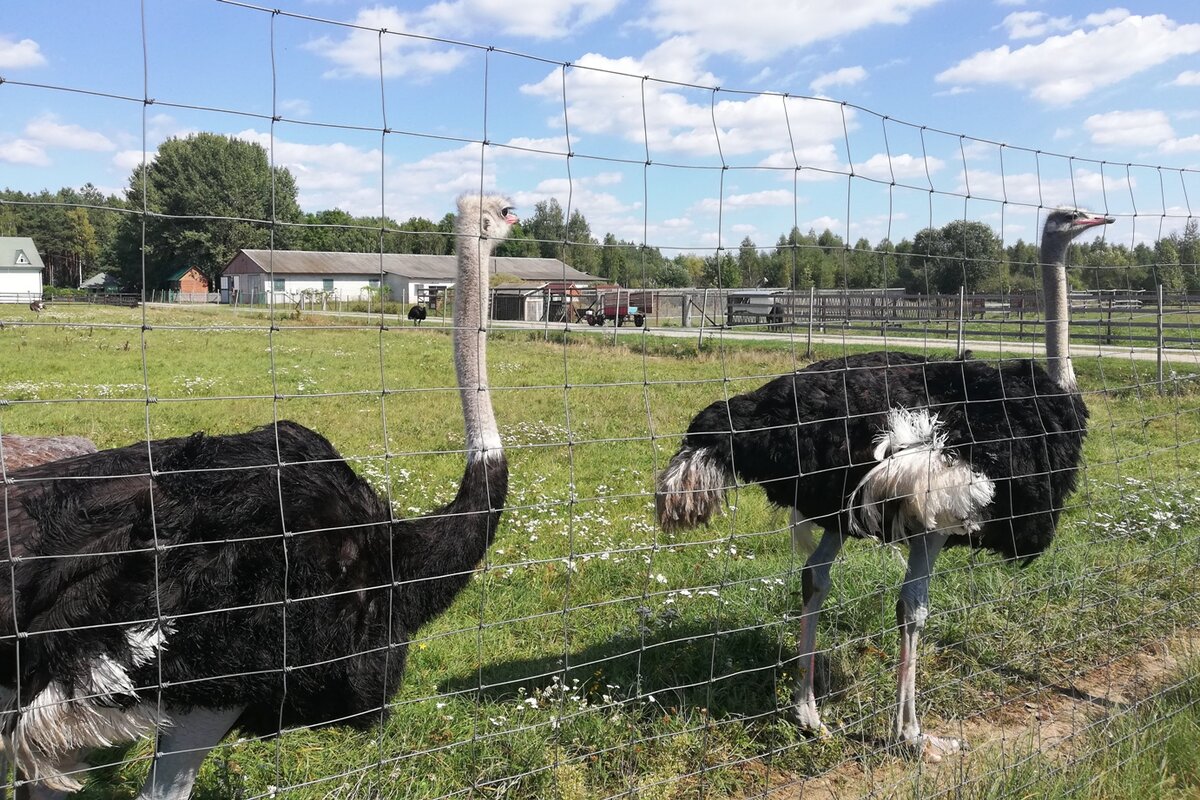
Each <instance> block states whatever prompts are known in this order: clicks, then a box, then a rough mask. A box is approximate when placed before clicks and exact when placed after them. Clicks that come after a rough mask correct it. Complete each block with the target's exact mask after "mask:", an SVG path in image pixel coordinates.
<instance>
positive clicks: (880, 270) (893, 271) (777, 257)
mask: <svg viewBox="0 0 1200 800" xmlns="http://www.w3.org/2000/svg"><path fill="white" fill-rule="evenodd" d="M124 194H125V196H124V197H120V196H117V195H115V194H109V195H105V194H104V193H103V192H101V191H100V190H98V189H97V188H96V187H95V186H93V185H91V184H86V185H84V186H83V187H82V188H80V189H69V188H64V189H59V190H58V191H57V192H50V191H49V190H43V191H41V192H37V193H25V192H20V191H14V190H10V189H5V190H3V191H0V236H15V235H20V236H31V237H33V239H34V241H35V243H36V244H37V246H38V250H39V252H40V253H41V255H42V258H43V260H44V261H45V262H46V265H47V272H48V273H49V274H48V280H49V282H50V284H51V285H54V286H76V285H78V284H79V282H80V281H82V280H85V279H86V278H88V277H90V276H91V275H94V274H96V273H97V272H107V273H109V274H112V275H115V276H116V277H117V280H118V282H119V283H120V284H121V285H122V286H123V287H125V288H128V289H132V290H139V289H141V288H142V285H143V275H144V276H145V280H144V282H145V285H146V287H147V288H158V287H160V286H162V285H163V283H164V281H165V280H166V279H167V277H168V276H169V275H170V274H171V273H173V272H175V271H177V270H179V269H180V268H181V267H184V266H195V267H197V268H198V269H199V270H200V271H201V272H202V273H204V275H205V276H206V277H207V278H208V279H209V281H210V283H211V284H212V285H213V286H216V285H217V283H218V281H217V278H218V276H219V275H220V273H221V272H222V271H223V270H224V268H225V266H226V264H228V263H229V261H230V259H232V258H233V256H234V255H235V254H236V253H237V251H238V250H239V249H242V248H246V249H254V248H267V247H274V248H276V249H281V250H318V251H340V252H358V253H371V252H375V253H378V252H385V253H422V254H430V255H449V254H452V253H453V250H454V236H453V215H451V214H446V215H445V216H443V217H442V218H441V219H440V220H437V221H434V220H429V219H425V218H424V217H410V218H409V219H407V220H405V221H403V222H401V221H398V220H394V219H392V218H390V217H383V216H361V217H359V216H353V215H351V214H348V213H347V212H345V211H342V210H340V209H336V208H335V209H330V210H327V211H317V212H304V211H302V210H301V209H300V206H299V204H298V202H297V199H296V198H297V184H296V179H295V177H294V176H293V175H292V174H291V173H290V172H289V171H288V170H287V169H286V168H284V167H272V166H271V165H270V162H269V159H268V158H267V153H266V150H265V149H264V148H263V147H262V146H261V145H259V144H256V143H253V142H246V141H243V140H240V139H234V138H229V137H225V136H219V135H217V134H211V133H197V134H192V135H190V136H188V137H186V138H175V139H170V140H168V141H166V142H164V143H163V144H162V145H161V146H160V147H159V150H158V153H157V155H156V156H155V158H154V159H153V160H152V161H151V162H149V163H148V164H147V165H146V169H145V174H144V175H143V170H142V168H141V167H138V168H135V169H134V170H133V171H132V172H131V174H130V176H129V180H128V186H127V188H126V190H125V192H124ZM143 209H144V210H145V211H146V212H147V213H146V214H142V213H140V212H142V210H143ZM272 219H273V220H274V222H275V224H271V223H270V222H269V220H272ZM264 220H268V222H264ZM496 254H497V255H501V256H529V257H537V256H541V257H546V258H561V259H562V260H563V261H565V262H566V263H567V264H570V265H571V266H572V267H575V268H576V269H579V270H582V271H584V272H587V273H590V274H593V275H597V276H599V277H601V278H604V279H605V280H607V281H611V282H613V283H619V284H621V285H623V286H630V287H635V288H653V287H684V286H694V287H700V288H706V287H723V288H736V287H755V286H772V287H786V288H793V289H807V288H809V287H816V288H820V289H829V288H850V289H867V288H880V287H885V286H886V287H894V286H902V287H904V288H905V289H906V290H908V291H910V292H956V291H958V288H959V287H960V286H963V287H965V288H966V290H967V291H969V292H1007V291H1023V290H1031V289H1035V288H1037V287H1038V286H1039V285H1040V282H1039V278H1038V268H1037V246H1036V245H1035V244H1034V243H1032V242H1025V241H1023V240H1021V239H1018V240H1017V241H1016V242H1015V243H1012V244H1009V245H1004V244H1003V243H1002V242H1001V240H1000V238H999V237H998V236H997V235H996V233H995V231H993V230H992V229H991V228H990V227H989V226H988V225H986V224H985V223H982V222H976V221H972V220H955V221H952V222H949V223H947V224H946V225H944V226H942V227H940V228H925V229H923V230H920V231H918V232H917V233H916V234H915V235H914V236H913V237H912V238H911V239H908V238H905V239H902V240H901V241H900V242H898V243H893V242H891V241H889V240H887V239H883V240H881V241H878V242H876V243H874V244H872V243H871V242H870V241H868V240H867V239H865V238H861V239H859V240H858V241H856V242H854V243H853V244H851V243H849V242H846V241H844V240H843V239H842V237H840V236H839V235H837V234H836V233H833V232H832V231H830V230H829V229H825V230H823V231H821V232H819V233H818V232H817V231H815V230H812V229H810V230H808V231H807V232H802V231H801V230H800V229H799V228H792V230H790V231H788V232H787V233H784V234H780V236H779V237H778V239H777V240H776V242H775V244H774V246H773V247H771V246H765V247H764V246H760V245H759V244H757V243H755V242H754V241H753V240H752V239H751V238H750V237H746V238H744V239H743V240H742V241H741V243H740V244H739V245H738V247H737V248H729V249H723V250H720V251H716V252H712V253H708V254H706V255H698V254H695V253H680V254H677V255H675V256H673V257H666V256H664V255H663V253H662V251H661V250H660V249H659V248H656V247H647V246H643V245H639V244H637V243H635V242H630V241H626V240H623V239H619V238H617V237H616V236H614V235H613V234H612V233H605V234H604V236H603V237H601V238H597V237H596V236H594V235H593V233H592V230H591V225H590V224H589V223H588V221H587V218H586V217H585V216H584V215H583V214H582V213H581V212H580V211H579V210H578V209H575V210H572V211H571V213H570V214H569V215H568V214H567V213H566V212H565V211H564V209H563V208H562V206H561V205H560V204H559V202H558V201H557V200H554V199H550V200H546V201H543V202H540V203H537V204H536V205H535V206H534V208H533V211H532V213H531V214H530V215H529V216H528V217H526V218H524V219H522V220H521V222H520V223H518V224H517V225H516V226H515V228H514V230H513V232H512V234H511V235H510V237H509V238H508V239H507V240H506V241H505V242H504V243H503V245H501V246H500V247H499V248H498V249H497V251H496ZM1069 258H1070V262H1071V263H1072V264H1073V265H1074V266H1075V267H1076V269H1074V270H1072V280H1073V281H1074V282H1075V284H1076V286H1078V287H1080V288H1091V289H1147V290H1153V289H1154V288H1155V287H1156V286H1157V285H1159V284H1162V285H1163V287H1164V289H1165V290H1166V291H1168V292H1180V291H1186V292H1190V293H1200V268H1198V267H1197V264H1198V262H1200V223H1198V221H1197V220H1196V219H1190V220H1188V222H1187V224H1186V226H1185V227H1184V230H1183V231H1182V232H1181V233H1172V234H1171V235H1169V236H1166V237H1163V238H1161V239H1159V240H1158V241H1157V242H1155V243H1154V244H1153V245H1149V244H1144V243H1139V244H1137V245H1136V246H1134V247H1132V248H1130V247H1128V246H1126V245H1124V244H1116V245H1114V244H1112V243H1110V242H1108V241H1103V240H1096V241H1094V242H1091V243H1087V244H1075V245H1072V252H1071V254H1070V256H1069Z"/></svg>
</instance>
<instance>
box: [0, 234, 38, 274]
mask: <svg viewBox="0 0 1200 800" xmlns="http://www.w3.org/2000/svg"><path fill="white" fill-rule="evenodd" d="M5 267H8V268H9V269H37V270H41V269H43V268H44V267H45V264H43V263H42V257H41V255H40V254H38V250H37V245H35V244H34V243H33V239H31V238H29V237H28V236H0V269H2V268H5Z"/></svg>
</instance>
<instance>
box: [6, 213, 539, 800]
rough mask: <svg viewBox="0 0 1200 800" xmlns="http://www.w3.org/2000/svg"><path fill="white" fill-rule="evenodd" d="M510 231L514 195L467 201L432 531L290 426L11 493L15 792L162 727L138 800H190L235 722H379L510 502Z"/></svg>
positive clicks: (460, 228)
mask: <svg viewBox="0 0 1200 800" xmlns="http://www.w3.org/2000/svg"><path fill="white" fill-rule="evenodd" d="M515 221H516V217H515V216H514V215H513V214H512V212H511V209H510V208H509V206H508V203H507V201H505V200H504V199H502V198H499V197H494V196H484V197H478V196H464V197H462V198H460V199H459V201H458V217H457V221H456V235H457V237H458V302H456V303H455V308H454V325H455V328H454V363H455V368H456V372H457V376H458V385H459V388H460V393H461V397H462V407H463V417H464V421H465V425H466V454H467V455H466V468H465V472H464V474H463V479H462V483H461V485H460V486H459V490H458V494H457V496H456V497H455V498H454V500H453V501H451V502H450V503H449V504H448V505H446V506H443V507H442V508H440V509H438V510H437V511H435V512H433V513H432V514H430V515H429V516H426V517H420V518H414V519H404V520H395V519H393V516H392V513H391V509H390V508H389V506H388V504H387V502H386V501H385V500H384V499H383V498H381V497H379V495H378V494H376V493H375V492H374V491H373V490H372V489H371V487H370V485H369V484H368V483H367V482H366V481H365V480H364V479H363V478H361V477H359V476H358V475H356V474H355V473H354V472H353V471H352V470H351V469H350V467H349V466H348V465H347V464H346V462H345V461H344V460H343V459H342V457H341V456H340V455H339V454H338V452H337V450H335V449H334V448H333V446H332V445H331V444H330V443H329V442H328V441H327V440H326V439H325V438H324V437H323V436H321V435H320V434H318V433H316V432H314V431H312V430H309V429H308V428H305V427H303V426H301V425H299V424H297V423H294V422H288V421H280V422H277V423H276V424H273V425H266V426H264V427H261V428H258V429H256V430H253V431H250V432H248V433H241V434H233V435H225V436H208V435H204V434H202V433H196V434H193V435H191V436H188V437H182V438H177V439H163V440H158V441H152V442H150V443H149V444H148V445H147V443H145V442H143V443H141V444H135V445H130V446H128V447H123V448H119V449H115V450H107V451H103V452H100V453H95V454H92V455H85V456H80V457H78V458H74V459H68V460H66V461H58V462H54V463H52V464H46V465H43V466H40V467H34V468H31V469H26V470H23V471H18V472H15V473H13V474H11V475H9V478H10V483H12V484H13V485H11V486H9V487H7V488H6V489H5V490H4V491H5V499H6V501H7V505H6V519H5V528H4V533H5V534H6V537H7V547H8V552H9V554H10V559H11V562H10V566H9V567H7V568H5V569H0V687H4V688H5V689H6V690H7V691H8V693H9V698H8V701H9V702H8V703H7V707H6V708H5V711H7V713H6V714H4V723H3V732H4V738H5V742H6V750H7V752H8V754H9V755H10V757H11V758H12V759H13V760H14V761H15V763H16V766H17V769H18V771H19V772H20V774H21V775H22V776H23V778H25V779H28V780H29V781H37V782H40V784H39V785H35V786H33V789H34V794H33V796H35V797H51V796H57V795H55V794H53V793H52V792H51V790H56V791H72V790H75V789H77V788H79V786H80V783H79V781H78V779H77V776H74V775H72V773H73V772H76V771H78V770H81V769H83V765H82V763H81V761H80V759H81V758H82V756H83V755H84V754H86V753H87V752H88V751H89V750H91V749H94V748H96V747H99V746H105V745H109V744H112V743H116V742H123V741H130V740H132V739H135V738H137V737H139V736H141V735H144V734H147V733H150V732H152V731H155V732H157V737H158V742H157V747H156V753H157V756H156V758H155V759H154V762H153V765H152V767H151V771H150V775H149V777H148V779H147V781H146V784H145V785H144V786H143V788H142V790H141V794H140V795H139V797H141V798H154V800H183V798H186V797H187V796H188V794H189V793H190V791H191V788H192V785H193V783H194V781H195V778H196V774H197V771H198V769H199V767H200V764H201V762H202V761H203V760H204V758H205V755H206V754H207V753H208V751H209V750H210V749H211V748H212V747H214V746H215V745H216V744H217V743H219V742H220V741H221V739H222V738H223V737H224V736H225V734H226V733H227V732H228V731H229V730H230V729H231V728H232V727H234V726H237V727H238V728H239V729H240V730H241V731H242V732H243V733H244V734H246V735H249V736H269V735H273V734H276V733H278V732H279V731H280V730H281V729H282V728H285V727H292V726H301V725H302V726H320V725H330V724H339V725H352V726H364V727H365V726H370V725H372V724H374V723H378V722H380V721H382V719H383V718H384V717H385V715H386V713H387V704H388V702H389V699H390V698H391V697H392V695H393V694H394V692H395V691H396V689H397V687H398V685H399V680H400V677H401V674H402V673H403V671H404V665H405V656H406V649H407V643H408V641H409V639H410V637H411V636H412V634H413V632H414V631H415V630H417V629H418V628H419V627H420V626H421V625H423V624H424V623H425V622H427V621H428V620H430V619H431V618H433V617H434V616H435V615H437V614H439V613H440V612H442V611H443V610H445V609H446V608H447V607H448V606H449V605H450V603H451V601H452V600H453V598H454V597H455V595H456V594H457V593H458V592H459V591H460V590H461V589H462V588H463V587H464V586H465V585H466V584H467V582H468V580H469V579H470V577H471V574H472V572H473V571H474V569H475V567H476V565H477V564H478V562H479V560H480V558H482V557H483V554H484V552H485V550H486V549H487V547H488V545H489V544H490V542H491V541H492V538H493V536H494V534H495V531H496V526H497V524H498V522H499V519H500V514H501V510H502V508H503V506H504V501H505V497H506V493H507V483H508V466H507V462H506V460H505V456H504V452H503V450H502V447H501V441H500V435H499V430H498V428H497V426H496V419H495V416H494V414H493V411H492V403H491V396H490V392H489V390H488V385H487V367H486V340H487V326H486V320H487V286H488V283H487V266H488V261H489V256H490V253H491V251H492V249H493V247H494V246H495V245H496V244H497V243H498V242H499V241H500V240H502V239H503V238H504V237H505V236H506V235H507V234H508V232H509V228H510V226H511V225H512V224H513V223H514V222H515ZM64 479H65V480H64ZM10 576H11V577H10ZM23 788H29V786H28V785H26V786H25V787H23ZM38 792H42V794H38Z"/></svg>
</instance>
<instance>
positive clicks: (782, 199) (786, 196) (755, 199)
mask: <svg viewBox="0 0 1200 800" xmlns="http://www.w3.org/2000/svg"><path fill="white" fill-rule="evenodd" d="M795 202H796V196H795V195H794V194H793V193H792V192H789V191H787V190H786V189H765V190H763V191H761V192H747V193H745V194H731V195H729V196H727V197H725V198H724V199H723V200H722V199H721V198H716V197H706V198H704V199H703V200H700V201H699V202H698V203H696V204H695V205H694V206H693V207H692V209H693V210H695V211H698V212H700V213H704V214H716V213H717V212H718V211H721V210H724V211H727V212H728V211H733V210H735V209H743V208H760V207H764V206H768V207H769V206H791V205H792V204H793V203H795Z"/></svg>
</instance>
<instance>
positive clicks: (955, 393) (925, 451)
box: [657, 209, 1113, 760]
mask: <svg viewBox="0 0 1200 800" xmlns="http://www.w3.org/2000/svg"><path fill="white" fill-rule="evenodd" d="M1112 221H1113V220H1112V218H1110V217H1105V216H1099V215H1095V214H1089V213H1086V212H1083V211H1077V210H1075V209H1056V210H1055V211H1053V212H1051V213H1050V214H1049V215H1048V216H1047V218H1046V224H1045V228H1044V229H1043V232H1042V245H1041V262H1042V265H1043V266H1042V269H1043V285H1044V289H1045V300H1046V355H1047V364H1046V368H1045V369H1043V368H1042V367H1041V366H1040V365H1039V364H1037V363H1036V362H1034V361H1032V360H1021V361H1006V362H1004V363H1003V364H1002V365H1001V366H1000V367H999V368H997V367H994V366H991V365H990V364H987V363H982V362H979V361H973V360H970V359H969V358H968V354H965V353H964V354H962V355H961V356H959V357H958V358H954V359H946V360H942V359H935V358H926V357H923V356H917V355H908V354H903V353H888V352H877V353H867V354H865V355H859V356H849V357H846V358H839V359H831V360H828V361H821V362H817V363H815V364H811V365H810V366H808V367H806V368H805V369H803V370H801V371H799V372H797V373H794V374H791V375H785V376H783V377H780V378H776V379H775V380H773V381H771V382H770V383H768V384H766V385H765V386H763V387H762V388H760V389H758V390H756V391H753V392H749V393H747V394H743V395H738V396H736V397H733V398H730V399H729V401H728V402H725V401H720V402H716V403H713V404H712V405H710V406H709V407H708V408H706V409H704V410H703V411H702V412H700V413H699V414H698V415H697V416H696V417H695V419H693V420H692V423H691V425H690V426H689V427H688V431H687V435H686V437H685V438H684V440H683V443H682V445H681V447H680V449H679V452H678V453H676V455H675V456H674V458H672V460H671V462H670V464H669V465H668V466H667V468H666V469H665V470H664V471H663V473H662V474H661V475H660V476H659V480H658V493H657V506H658V518H659V522H660V524H661V525H662V526H663V527H664V528H665V529H668V530H669V529H674V528H687V527H693V526H696V525H699V524H702V523H705V522H707V521H708V520H709V518H710V517H711V516H712V515H713V514H714V513H717V512H719V510H720V507H721V503H722V501H723V499H724V495H725V491H726V489H727V488H729V487H731V486H733V485H735V484H745V483H758V484H761V485H762V487H763V489H764V490H765V491H766V494H767V497H768V499H769V500H770V501H771V502H772V503H773V504H775V505H777V506H781V507H784V508H790V509H792V523H793V527H792V535H793V540H794V541H795V542H796V544H797V545H798V546H803V545H804V544H806V541H805V540H806V539H808V542H811V539H809V533H810V531H811V527H812V526H813V525H816V526H819V527H821V528H823V529H824V531H825V533H824V536H822V538H821V540H820V543H819V544H818V545H817V547H816V548H815V550H812V548H811V547H810V548H809V549H810V550H812V553H811V556H810V557H809V559H808V561H807V563H806V564H805V565H804V571H803V575H802V590H803V599H804V611H803V616H802V624H801V634H800V644H799V669H798V670H797V672H798V678H797V684H796V697H795V706H794V708H793V715H794V717H795V719H796V721H797V722H798V723H799V724H800V725H801V726H802V727H804V728H806V729H808V730H809V731H812V732H814V733H816V734H819V735H828V730H827V729H826V728H825V726H824V725H823V724H822V722H821V718H820V715H819V714H818V712H817V704H816V697H815V695H814V692H813V656H814V653H815V652H816V631H817V616H818V614H819V612H820V608H821V604H822V602H823V601H824V600H825V596H826V595H827V594H828V592H829V586H830V581H829V571H830V566H831V564H832V562H833V560H834V558H835V557H836V556H837V554H838V552H839V551H840V550H841V547H842V543H843V541H844V538H845V537H846V536H860V537H873V538H876V539H879V540H881V541H884V542H899V541H904V542H906V543H907V544H908V547H909V555H908V568H907V573H906V575H905V577H904V583H903V585H902V587H901V589H900V599H899V601H898V603H897V605H896V618H897V622H898V624H899V626H900V630H901V646H900V662H899V667H898V672H899V675H898V677H899V702H898V708H897V716H896V726H895V736H896V739H897V740H898V741H899V742H901V743H904V744H906V745H908V746H910V747H912V748H913V749H914V750H916V751H918V752H924V754H925V755H926V757H927V758H929V759H930V760H938V759H940V757H941V755H942V754H944V753H948V752H954V751H956V750H957V749H958V748H959V747H960V746H961V743H960V742H958V741H956V740H953V739H942V738H938V737H935V736H930V735H928V734H924V733H922V732H921V726H920V722H919V720H918V719H917V712H916V666H917V639H918V637H919V635H920V632H921V630H922V629H923V628H924V625H925V619H926V617H927V616H928V597H929V577H930V574H931V572H932V569H933V562H934V560H935V559H936V558H937V555H938V553H939V552H940V551H941V549H942V547H943V545H946V544H966V545H970V546H973V547H978V548H985V549H988V550H993V551H995V552H997V553H1000V554H1002V555H1004V556H1007V557H1010V558H1016V559H1023V560H1025V561H1028V560H1031V559H1033V558H1034V557H1036V556H1037V555H1038V554H1039V553H1041V552H1042V550H1044V549H1045V548H1046V546H1047V545H1049V544H1050V540H1051V539H1052V538H1053V537H1054V531H1055V526H1056V524H1057V522H1058V516H1059V512H1060V511H1061V510H1062V508H1063V503H1064V501H1065V499H1066V498H1067V496H1068V495H1070V493H1071V492H1072V491H1073V490H1074V488H1075V481H1076V470H1077V469H1078V466H1079V460H1080V454H1081V451H1082V449H1083V438H1084V435H1085V433H1086V421H1087V416H1088V412H1087V407H1086V406H1085V405H1084V402H1083V399H1082V398H1081V397H1080V396H1079V391H1078V388H1077V386H1076V383H1075V373H1074V369H1073V368H1072V366H1071V359H1070V356H1069V352H1068V342H1067V316H1068V304H1067V272H1066V266H1065V258H1066V252H1067V246H1068V244H1069V243H1070V242H1071V240H1072V239H1073V238H1075V237H1076V236H1077V235H1079V234H1080V233H1082V232H1083V231H1085V230H1087V229H1089V228H1091V227H1093V226H1095V225H1104V224H1107V223H1110V222H1112ZM735 476H736V477H735Z"/></svg>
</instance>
